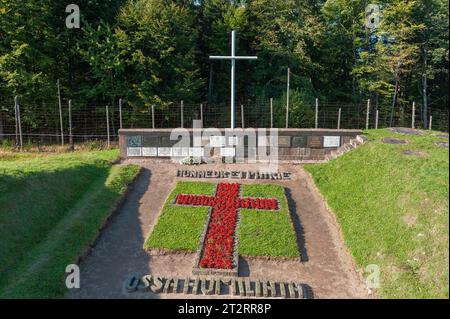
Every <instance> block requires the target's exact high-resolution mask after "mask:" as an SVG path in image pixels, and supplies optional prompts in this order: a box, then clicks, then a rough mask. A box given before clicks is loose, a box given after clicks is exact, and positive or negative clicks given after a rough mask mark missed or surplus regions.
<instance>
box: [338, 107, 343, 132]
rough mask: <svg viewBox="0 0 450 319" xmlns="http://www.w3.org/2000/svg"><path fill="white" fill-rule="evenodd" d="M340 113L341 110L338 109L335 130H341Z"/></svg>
mask: <svg viewBox="0 0 450 319" xmlns="http://www.w3.org/2000/svg"><path fill="white" fill-rule="evenodd" d="M341 111H342V109H341V108H339V111H338V123H337V129H338V130H340V129H341Z"/></svg>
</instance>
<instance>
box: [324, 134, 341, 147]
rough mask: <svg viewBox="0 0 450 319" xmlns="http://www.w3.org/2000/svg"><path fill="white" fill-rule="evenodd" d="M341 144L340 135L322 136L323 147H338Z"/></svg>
mask: <svg viewBox="0 0 450 319" xmlns="http://www.w3.org/2000/svg"><path fill="white" fill-rule="evenodd" d="M339 146H341V137H340V136H324V137H323V147H339Z"/></svg>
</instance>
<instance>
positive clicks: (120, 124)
mask: <svg viewBox="0 0 450 319" xmlns="http://www.w3.org/2000/svg"><path fill="white" fill-rule="evenodd" d="M122 127H123V126H122V99H119V128H120V129H122Z"/></svg>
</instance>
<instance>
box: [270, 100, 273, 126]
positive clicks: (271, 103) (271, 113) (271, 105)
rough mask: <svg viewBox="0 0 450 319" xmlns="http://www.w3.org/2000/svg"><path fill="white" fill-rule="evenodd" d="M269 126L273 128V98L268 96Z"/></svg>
mask: <svg viewBox="0 0 450 319" xmlns="http://www.w3.org/2000/svg"><path fill="white" fill-rule="evenodd" d="M270 128H273V98H270Z"/></svg>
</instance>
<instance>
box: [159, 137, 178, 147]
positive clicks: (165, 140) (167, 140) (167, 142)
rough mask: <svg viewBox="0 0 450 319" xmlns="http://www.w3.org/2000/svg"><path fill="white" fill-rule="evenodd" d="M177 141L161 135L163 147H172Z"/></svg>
mask: <svg viewBox="0 0 450 319" xmlns="http://www.w3.org/2000/svg"><path fill="white" fill-rule="evenodd" d="M175 143H176V141H171V140H170V137H169V136H162V137H161V144H160V145H161V147H164V148H165V147H171V146H172V145H173V144H175Z"/></svg>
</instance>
